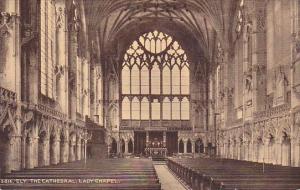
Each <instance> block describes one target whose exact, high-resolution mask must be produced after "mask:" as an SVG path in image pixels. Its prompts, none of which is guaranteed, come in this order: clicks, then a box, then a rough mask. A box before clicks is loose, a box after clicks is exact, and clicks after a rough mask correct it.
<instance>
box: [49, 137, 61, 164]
mask: <svg viewBox="0 0 300 190" xmlns="http://www.w3.org/2000/svg"><path fill="white" fill-rule="evenodd" d="M59 145H60V139H59V138H58V137H55V138H54V139H53V142H52V144H51V145H50V149H51V150H50V151H52V154H51V156H52V158H51V164H54V165H55V164H58V163H59V160H60V146H59Z"/></svg>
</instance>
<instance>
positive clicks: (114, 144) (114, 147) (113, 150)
mask: <svg viewBox="0 0 300 190" xmlns="http://www.w3.org/2000/svg"><path fill="white" fill-rule="evenodd" d="M110 153H111V154H117V153H118V144H117V141H116V139H115V138H113V137H112V139H111V149H110Z"/></svg>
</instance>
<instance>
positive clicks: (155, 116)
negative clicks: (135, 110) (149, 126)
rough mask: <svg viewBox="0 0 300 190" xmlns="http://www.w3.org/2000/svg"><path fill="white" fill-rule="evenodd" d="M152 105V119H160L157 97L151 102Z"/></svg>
mask: <svg viewBox="0 0 300 190" xmlns="http://www.w3.org/2000/svg"><path fill="white" fill-rule="evenodd" d="M151 107H152V120H160V103H159V101H158V100H157V99H155V100H153V102H152V103H151Z"/></svg>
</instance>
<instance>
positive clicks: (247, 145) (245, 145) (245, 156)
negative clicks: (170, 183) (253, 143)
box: [243, 141, 250, 161]
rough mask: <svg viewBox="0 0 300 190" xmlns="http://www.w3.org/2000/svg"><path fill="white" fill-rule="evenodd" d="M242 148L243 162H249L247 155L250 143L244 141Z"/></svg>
mask: <svg viewBox="0 0 300 190" xmlns="http://www.w3.org/2000/svg"><path fill="white" fill-rule="evenodd" d="M243 146H244V160H248V161H249V160H250V159H249V158H250V155H249V146H250V142H249V141H245V142H244V143H243Z"/></svg>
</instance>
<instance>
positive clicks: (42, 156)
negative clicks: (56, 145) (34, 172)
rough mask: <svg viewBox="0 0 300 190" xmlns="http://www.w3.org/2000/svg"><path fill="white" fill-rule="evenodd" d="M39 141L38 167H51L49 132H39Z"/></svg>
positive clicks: (43, 130)
mask: <svg viewBox="0 0 300 190" xmlns="http://www.w3.org/2000/svg"><path fill="white" fill-rule="evenodd" d="M38 137H39V140H38V165H39V166H46V165H49V154H48V151H47V150H49V148H50V147H49V133H48V131H47V130H45V129H42V130H40V131H39V135H38Z"/></svg>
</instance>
